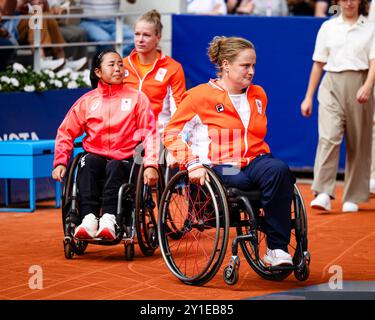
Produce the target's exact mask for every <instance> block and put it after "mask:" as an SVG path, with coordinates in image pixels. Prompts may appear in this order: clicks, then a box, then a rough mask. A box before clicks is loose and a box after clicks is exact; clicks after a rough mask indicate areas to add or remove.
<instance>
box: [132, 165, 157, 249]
mask: <svg viewBox="0 0 375 320" xmlns="http://www.w3.org/2000/svg"><path fill="white" fill-rule="evenodd" d="M143 171H144V170H143V166H142V168H141V170H139V173H138V180H137V189H136V197H135V228H136V231H137V239H138V244H139V247H140V249H141V251H142V253H143V254H144V255H145V256H152V255H153V254H154V252H155V250H156V249H157V248H158V236H157V218H156V213H157V211H158V206H157V205H158V204H159V203H160V198H161V191H162V185H163V181H162V180H163V177H162V175H161V173H160V170H159V182H158V183H157V185H156V186H154V187H149V186H147V185H145V184H144V180H143Z"/></svg>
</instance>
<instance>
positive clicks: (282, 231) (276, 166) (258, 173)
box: [213, 154, 296, 252]
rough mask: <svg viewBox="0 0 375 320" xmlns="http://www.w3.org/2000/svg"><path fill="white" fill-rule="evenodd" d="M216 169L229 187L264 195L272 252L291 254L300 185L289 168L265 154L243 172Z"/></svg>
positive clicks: (227, 168) (268, 242) (269, 243)
mask: <svg viewBox="0 0 375 320" xmlns="http://www.w3.org/2000/svg"><path fill="white" fill-rule="evenodd" d="M213 169H214V171H215V172H216V173H217V174H218V175H219V176H220V178H221V179H222V181H223V183H224V185H225V186H228V187H235V188H238V189H242V190H251V189H259V190H260V191H261V204H262V206H263V209H264V213H265V223H266V226H265V227H266V230H265V232H266V234H267V245H268V248H269V249H271V250H274V249H282V250H284V251H286V252H287V251H288V244H289V242H290V232H291V204H292V199H293V190H294V183H295V181H296V180H295V178H294V176H293V174H292V173H291V172H290V170H289V167H288V166H287V165H286V164H285V163H284V162H283V161H281V160H279V159H275V158H274V157H273V156H272V155H271V154H265V155H262V156H259V157H257V158H255V159H254V160H253V161H252V162H251V163H250V164H249V165H248V166H247V167H245V168H243V169H241V170H239V169H237V168H234V167H232V166H230V165H218V166H215V167H213Z"/></svg>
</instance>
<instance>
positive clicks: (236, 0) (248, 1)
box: [226, 0, 254, 14]
mask: <svg viewBox="0 0 375 320" xmlns="http://www.w3.org/2000/svg"><path fill="white" fill-rule="evenodd" d="M226 3H227V10H228V13H229V14H251V13H252V12H253V10H254V3H253V0H227V1H226Z"/></svg>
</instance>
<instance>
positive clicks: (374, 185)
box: [370, 179, 375, 195]
mask: <svg viewBox="0 0 375 320" xmlns="http://www.w3.org/2000/svg"><path fill="white" fill-rule="evenodd" d="M370 193H371V194H373V195H375V179H370Z"/></svg>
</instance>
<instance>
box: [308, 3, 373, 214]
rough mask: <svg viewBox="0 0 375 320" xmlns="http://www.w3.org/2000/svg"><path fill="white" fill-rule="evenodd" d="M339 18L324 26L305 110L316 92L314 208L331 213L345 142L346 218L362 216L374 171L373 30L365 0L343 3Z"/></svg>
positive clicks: (309, 112) (318, 38)
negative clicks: (361, 206) (351, 214)
mask: <svg viewBox="0 0 375 320" xmlns="http://www.w3.org/2000/svg"><path fill="white" fill-rule="evenodd" d="M337 4H338V5H339V6H340V12H341V14H339V15H338V16H335V17H333V18H331V19H330V20H328V21H325V22H324V23H323V24H322V26H321V28H320V30H319V33H318V36H317V39H316V43H315V51H314V55H313V60H314V64H313V66H312V70H311V74H310V80H309V84H308V88H307V92H306V96H305V99H304V100H303V102H302V104H301V112H302V115H303V116H306V117H308V116H310V115H311V113H312V105H313V97H314V93H315V90H316V88H317V86H318V83H319V81H320V78H321V75H322V73H323V70H324V71H325V75H324V77H323V79H322V82H321V84H320V87H319V91H318V101H319V120H318V126H319V143H318V148H317V152H316V158H315V165H314V181H313V185H312V187H311V188H312V190H313V191H314V193H315V194H316V198H315V199H314V200H313V201H312V202H311V204H310V205H311V207H312V208H318V209H323V210H330V209H331V202H330V199H331V198H334V188H335V180H336V174H337V170H338V161H339V154H340V145H341V143H342V138H343V136H345V140H346V164H345V181H344V194H343V201H344V203H343V207H342V211H343V212H356V211H358V203H360V202H365V201H368V198H369V181H370V165H371V144H372V134H371V132H372V118H373V87H374V79H375V26H374V24H373V23H370V22H369V21H368V20H367V18H365V17H364V15H367V4H368V3H367V0H351V1H347V0H339V1H338V2H337Z"/></svg>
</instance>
